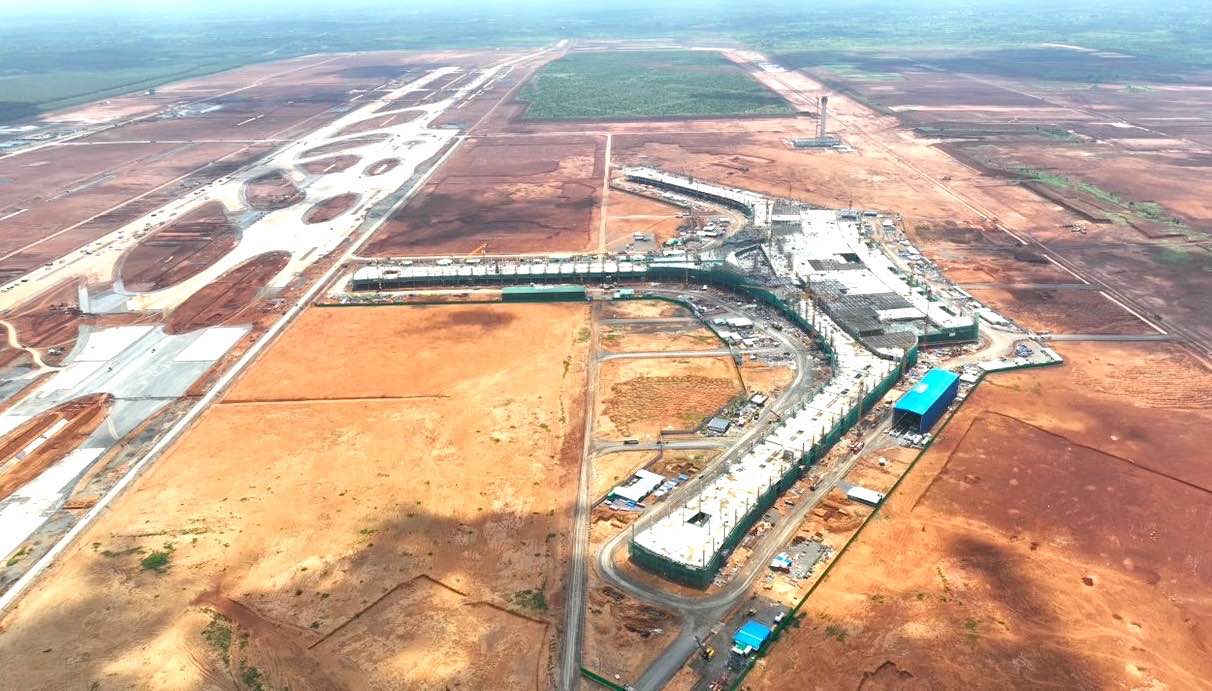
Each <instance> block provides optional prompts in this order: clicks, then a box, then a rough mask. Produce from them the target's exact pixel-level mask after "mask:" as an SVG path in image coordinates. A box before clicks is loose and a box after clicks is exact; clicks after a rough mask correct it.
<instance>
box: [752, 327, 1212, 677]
mask: <svg viewBox="0 0 1212 691" xmlns="http://www.w3.org/2000/svg"><path fill="white" fill-rule="evenodd" d="M1064 354H1065V356H1066V358H1067V362H1066V365H1065V366H1064V367H1061V368H1055V369H1048V370H1030V371H1025V372H1023V373H1018V374H1008V375H994V376H992V377H990V378H989V379H987V380H986V381H985V383H983V384H982V385H981V386H980V387H979V388H978V390H977V391H976V393H975V394H974V395H973V396H972V397H971V398H970V399H969V401H968V402H967V403H965V405H964V407H963V408H961V409H960V412H959V413H958V414H957V416H956V418H955V419H954V420H953V421H952V422H951V424H950V425H949V426H948V427H947V428H946V429H945V431H944V432H943V434H942V435H941V436H940V437H939V440H938V442H937V443H936V444H935V445H934V446H933V447H932V448H931V450H930V451H929V452H928V453H927V454H926V456H925V457H924V458H923V459H922V461H921V462H920V463H919V464H918V466H917V467H916V468H915V469H914V470H913V471H912V472H911V473H910V474H909V475H908V476H907V478H906V480H905V482H904V483H903V485H902V486H901V488H900V489H898V490H897V492H896V493H895V494H894V495H893V496H892V497H891V498H890V500H889V501H888V502H886V504H885V506H884V508H883V509H882V511H881V515H882V517H883V518H886V519H888V520H876V521H874V522H873V523H872V524H871V525H870V526H869V527H868V528H867V530H866V531H865V532H864V533H863V534H862V535H861V536H860V538H859V540H858V542H857V543H856V545H855V546H854V547H853V548H852V549H851V550H850V551H849V552H848V553H847V554H846V556H845V557H844V558H843V559H842V561H841V562H840V563H839V565H838V567H837V568H836V569H834V571H833V572H831V574H830V575H829V577H828V579H827V580H826V581H825V582H824V584H823V585H822V586H821V588H820V589H819V590H818V591H817V592H816V593H815V594H814V595H813V596H812V598H811V599H810V600H809V603H808V607H807V610H806V611H807V613H808V618H807V619H806V620H805V622H804V624H803V625H802V626H801V627H800V628H798V629H792V630H791V632H790V634H789V635H788V636H787V638H786V640H785V642H783V643H780V644H779V646H778V648H777V649H776V650H777V651H778V652H777V653H776V654H775V656H773V658H771V659H770V661H769V662H768V663H766V664H763V665H760V666H759V670H758V671H757V672H756V673H755V674H754V675H752V676H750V677H749V682H750V686H751V688H754V689H782V688H787V687H788V685H789V684H794V683H798V681H802V680H803V679H805V675H806V674H809V672H808V670H811V673H810V676H811V677H812V679H813V682H812V686H813V687H814V688H906V689H908V688H938V687H940V686H943V687H963V688H1006V687H1021V686H1023V685H1026V686H1030V687H1032V688H1089V689H1103V688H1164V687H1169V688H1199V687H1202V686H1203V685H1204V684H1203V680H1206V679H1207V678H1208V676H1209V675H1210V674H1212V667H1210V666H1209V662H1208V661H1209V659H1212V658H1210V657H1209V655H1208V653H1209V645H1210V644H1209V642H1208V640H1207V634H1206V632H1207V630H1208V627H1209V626H1210V625H1212V619H1210V617H1209V614H1208V613H1209V612H1212V608H1210V607H1209V604H1210V602H1209V600H1210V599H1212V598H1210V596H1209V592H1210V591H1209V586H1210V585H1212V575H1209V574H1208V573H1205V571H1206V569H1203V568H1202V566H1200V564H1201V559H1202V555H1203V554H1206V553H1207V551H1208V549H1209V548H1210V547H1212V543H1210V542H1209V539H1208V536H1207V535H1206V534H1205V532H1202V531H1194V532H1193V531H1192V530H1191V526H1192V525H1202V524H1204V523H1206V522H1207V521H1208V520H1209V518H1212V499H1210V498H1209V495H1210V494H1212V473H1210V472H1209V470H1208V469H1207V468H1206V464H1204V463H1203V462H1202V459H1203V457H1204V456H1205V455H1206V454H1205V453H1204V451H1203V448H1202V447H1203V445H1204V442H1203V441H1202V440H1201V439H1199V438H1198V437H1199V435H1198V434H1193V433H1191V430H1196V429H1203V428H1205V427H1206V425H1207V424H1208V422H1209V412H1208V400H1209V397H1210V396H1212V376H1210V375H1209V374H1208V373H1207V372H1206V371H1205V370H1203V369H1202V368H1201V367H1200V366H1199V365H1198V364H1196V363H1194V362H1193V361H1192V360H1191V359H1190V358H1189V357H1188V356H1185V355H1182V354H1180V352H1179V351H1176V350H1174V349H1173V348H1172V347H1171V346H1163V345H1152V346H1143V345H1138V346H1129V345H1118V344H1117V345H1111V344H1066V347H1065V348H1064ZM1125 375H1126V376H1125ZM1162 379H1164V380H1165V381H1167V382H1171V383H1173V386H1167V385H1163V384H1161V383H1160V380H1162ZM939 650H947V651H948V654H947V655H939V654H937V652H938V651H939ZM793 680H797V681H793Z"/></svg>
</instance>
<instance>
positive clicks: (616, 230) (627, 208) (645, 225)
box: [606, 190, 684, 250]
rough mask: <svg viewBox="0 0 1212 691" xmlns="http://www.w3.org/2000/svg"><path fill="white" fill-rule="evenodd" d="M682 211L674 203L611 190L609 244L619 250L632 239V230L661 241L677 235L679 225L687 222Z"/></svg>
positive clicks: (608, 225)
mask: <svg viewBox="0 0 1212 691" xmlns="http://www.w3.org/2000/svg"><path fill="white" fill-rule="evenodd" d="M681 212H682V210H681V209H680V208H678V207H676V206H673V205H672V204H663V203H661V202H658V201H656V200H655V199H649V198H648V197H642V196H640V195H638V194H630V193H628V192H624V191H622V190H611V191H610V203H609V205H608V206H607V207H606V243H607V245H608V246H609V247H611V248H612V249H615V250H618V249H619V248H621V247H622V246H623V245H626V244H627V243H629V242H631V238H632V234H633V233H643V234H644V235H647V236H649V237H651V238H652V239H654V240H655V241H656V242H658V243H660V242H664V241H666V240H668V239H669V238H672V237H676V236H677V234H678V226H680V225H682V224H683V222H684V219H682V218H681V217H680V214H681Z"/></svg>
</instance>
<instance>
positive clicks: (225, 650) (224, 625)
mask: <svg viewBox="0 0 1212 691" xmlns="http://www.w3.org/2000/svg"><path fill="white" fill-rule="evenodd" d="M202 638H203V639H204V640H205V641H206V642H207V643H210V645H211V647H213V648H214V649H215V650H216V651H217V652H218V653H219V657H221V658H222V659H223V666H224V667H228V666H230V665H231V623H230V622H229V621H227V619H226V618H225V617H224V616H223V615H221V614H219V613H218V612H211V613H210V623H209V624H207V625H206V628H204V629H202Z"/></svg>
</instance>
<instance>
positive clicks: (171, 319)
mask: <svg viewBox="0 0 1212 691" xmlns="http://www.w3.org/2000/svg"><path fill="white" fill-rule="evenodd" d="M289 261H290V253H289V252H266V253H265V254H261V255H258V256H256V257H253V258H252V259H249V260H248V261H246V262H244V263H243V264H241V265H239V266H237V267H235V268H233V269H232V270H230V271H228V272H227V273H225V274H223V275H222V276H220V277H219V278H217V279H215V280H214V281H212V282H210V283H208V284H206V285H205V286H203V287H202V288H201V289H200V290H199V291H198V292H196V293H194V294H193V295H191V296H189V297H188V298H187V299H186V300H185V302H183V303H181V304H180V305H177V307H176V309H174V310H173V311H172V313H171V314H169V315H168V320H167V321H166V322H165V326H164V330H165V331H167V332H168V333H170V334H178V333H186V332H189V331H193V330H195V329H201V328H204V327H207V326H219V325H220V324H232V323H236V322H239V321H251V320H250V319H248V318H246V313H247V311H248V310H249V308H251V307H252V306H253V305H254V304H255V303H256V302H257V295H258V293H260V291H261V289H262V288H264V287H265V285H266V284H267V283H269V280H270V279H271V278H273V277H274V276H276V275H277V274H278V272H279V271H281V270H282V269H283V268H284V267H285V266H286V264H287V263H288V262H289Z"/></svg>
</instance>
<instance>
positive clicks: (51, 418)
mask: <svg viewBox="0 0 1212 691" xmlns="http://www.w3.org/2000/svg"><path fill="white" fill-rule="evenodd" d="M112 401H113V396H111V395H110V394H107V393H96V394H90V395H88V396H82V397H80V398H77V399H75V400H72V401H68V402H67V403H64V404H63V405H60V406H58V407H56V408H53V409H51V410H48V411H47V412H45V413H43V414H42V415H39V416H37V417H36V418H34V419H33V420H30V421H28V422H26V423H25V424H23V425H21V426H20V427H18V428H17V429H15V430H13V431H12V432H10V433H9V434H8V435H6V436H5V437H4V439H3V440H0V459H3V460H2V461H0V500H2V499H5V498H7V497H8V496H9V495H10V494H12V493H13V492H16V491H17V490H19V489H21V487H23V486H24V485H25V483H27V482H29V481H30V480H32V479H34V478H35V477H37V476H38V475H39V474H40V473H41V472H42V471H43V470H45V469H46V468H49V467H50V466H51V465H52V464H53V463H54V462H55V461H58V460H59V459H61V458H63V456H64V455H66V454H67V453H68V452H69V451H71V450H72V449H74V448H76V446H78V445H79V444H80V442H81V441H83V440H84V439H85V437H87V436H88V435H90V434H92V432H93V430H95V429H97V426H98V425H100V424H101V422H102V420H104V419H105V416H106V415H108V414H109V406H110V403H111V402H112ZM59 420H68V423H67V426H66V427H64V428H63V429H61V430H59V431H58V432H56V433H55V434H54V436H52V437H50V438H49V439H47V440H46V441H45V442H43V443H42V444H41V445H40V446H38V447H37V448H36V449H34V450H33V451H32V452H31V453H30V454H29V455H28V456H25V457H24V458H21V459H19V460H18V459H16V458H15V456H16V455H17V454H18V453H20V452H21V451H22V449H24V448H25V447H26V446H27V445H29V444H30V443H32V442H33V441H34V440H35V439H37V438H38V437H40V436H42V435H43V434H45V433H46V432H47V431H48V430H49V429H50V428H51V426H52V425H54V424H55V423H57V422H58V421H59Z"/></svg>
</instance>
